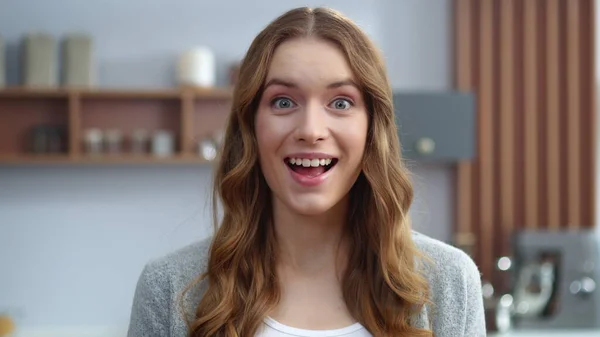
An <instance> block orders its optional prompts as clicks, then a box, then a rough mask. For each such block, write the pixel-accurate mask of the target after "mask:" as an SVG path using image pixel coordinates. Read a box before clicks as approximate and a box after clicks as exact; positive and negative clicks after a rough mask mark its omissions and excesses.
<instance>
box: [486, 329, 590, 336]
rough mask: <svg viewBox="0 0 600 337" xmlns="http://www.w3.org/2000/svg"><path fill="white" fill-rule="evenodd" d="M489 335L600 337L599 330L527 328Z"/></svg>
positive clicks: (490, 334)
mask: <svg viewBox="0 0 600 337" xmlns="http://www.w3.org/2000/svg"><path fill="white" fill-rule="evenodd" d="M488 337H600V329H598V330H526V331H512V332H507V333H497V332H491V333H488Z"/></svg>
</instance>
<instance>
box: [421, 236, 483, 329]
mask: <svg viewBox="0 0 600 337" xmlns="http://www.w3.org/2000/svg"><path fill="white" fill-rule="evenodd" d="M413 241H414V242H415V244H416V246H417V248H418V249H419V250H420V251H421V253H422V254H423V255H425V257H426V258H427V259H428V260H429V261H424V262H422V265H423V266H424V268H423V269H422V270H423V272H424V274H425V277H426V278H427V280H428V281H429V287H430V298H431V302H432V303H431V304H432V305H431V308H430V310H429V311H430V312H429V315H430V316H431V317H429V320H430V321H431V322H432V325H433V327H434V331H435V332H436V336H480V335H483V336H485V319H484V308H483V297H482V295H481V273H480V272H479V268H478V267H477V265H476V264H475V262H474V261H473V259H472V258H471V257H470V256H469V255H467V254H466V253H465V252H464V251H462V250H460V249H458V248H456V247H453V246H451V245H449V244H447V243H444V242H442V241H439V240H436V239H433V238H431V237H428V236H426V235H423V234H421V233H418V232H413ZM467 332H468V333H467Z"/></svg>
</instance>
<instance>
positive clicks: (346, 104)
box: [330, 98, 352, 110]
mask: <svg viewBox="0 0 600 337" xmlns="http://www.w3.org/2000/svg"><path fill="white" fill-rule="evenodd" d="M330 106H331V107H332V108H334V109H337V110H348V109H350V107H351V106H352V102H350V101H349V100H347V99H343V98H338V99H336V100H335V101H333V102H332V103H331V105H330Z"/></svg>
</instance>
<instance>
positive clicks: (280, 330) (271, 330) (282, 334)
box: [256, 317, 373, 337]
mask: <svg viewBox="0 0 600 337" xmlns="http://www.w3.org/2000/svg"><path fill="white" fill-rule="evenodd" d="M290 336H292V337H372V336H373V335H371V334H370V333H369V332H368V331H367V329H365V328H364V327H363V326H362V325H361V324H360V323H354V324H352V325H350V326H347V327H345V328H340V329H333V330H306V329H298V328H293V327H291V326H287V325H285V324H281V323H279V322H277V321H276V320H274V319H272V318H270V317H267V318H265V321H264V324H263V325H262V327H261V328H260V329H259V330H258V332H257V334H256V337H290Z"/></svg>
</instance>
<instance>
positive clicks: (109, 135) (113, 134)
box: [104, 129, 123, 154]
mask: <svg viewBox="0 0 600 337" xmlns="http://www.w3.org/2000/svg"><path fill="white" fill-rule="evenodd" d="M104 141H105V152H106V153H108V154H120V153H121V152H122V151H123V134H122V132H121V130H118V129H110V130H106V132H105V134H104Z"/></svg>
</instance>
